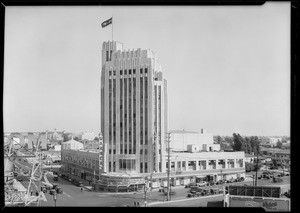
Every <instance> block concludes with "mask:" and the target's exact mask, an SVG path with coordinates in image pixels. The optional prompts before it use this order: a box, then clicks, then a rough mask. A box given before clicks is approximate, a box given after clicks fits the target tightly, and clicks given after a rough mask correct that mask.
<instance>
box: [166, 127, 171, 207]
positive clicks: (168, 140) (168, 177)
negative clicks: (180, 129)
mask: <svg viewBox="0 0 300 213" xmlns="http://www.w3.org/2000/svg"><path fill="white" fill-rule="evenodd" d="M167 143H168V170H167V184H168V188H167V201H170V168H171V166H170V133H169V132H168V133H167Z"/></svg>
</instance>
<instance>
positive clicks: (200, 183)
mask: <svg viewBox="0 0 300 213" xmlns="http://www.w3.org/2000/svg"><path fill="white" fill-rule="evenodd" d="M197 186H200V187H202V186H209V183H208V182H206V181H200V182H199V183H197Z"/></svg>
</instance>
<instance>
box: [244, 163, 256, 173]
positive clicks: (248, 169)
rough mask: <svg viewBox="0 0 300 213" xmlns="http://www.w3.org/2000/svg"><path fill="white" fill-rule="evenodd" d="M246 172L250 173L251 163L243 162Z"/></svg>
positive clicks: (252, 167)
mask: <svg viewBox="0 0 300 213" xmlns="http://www.w3.org/2000/svg"><path fill="white" fill-rule="evenodd" d="M245 169H246V172H251V171H252V170H253V169H254V166H253V163H248V162H245Z"/></svg>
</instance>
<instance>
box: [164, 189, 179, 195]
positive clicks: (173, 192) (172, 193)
mask: <svg viewBox="0 0 300 213" xmlns="http://www.w3.org/2000/svg"><path fill="white" fill-rule="evenodd" d="M164 194H165V195H168V191H166V192H165V193H164ZM175 194H176V192H175V191H174V190H171V191H170V195H175Z"/></svg>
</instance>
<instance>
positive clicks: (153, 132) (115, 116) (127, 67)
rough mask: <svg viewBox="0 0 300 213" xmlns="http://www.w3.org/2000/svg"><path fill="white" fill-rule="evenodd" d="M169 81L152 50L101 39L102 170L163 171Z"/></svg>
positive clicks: (164, 167) (122, 171)
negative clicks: (124, 47)
mask: <svg viewBox="0 0 300 213" xmlns="http://www.w3.org/2000/svg"><path fill="white" fill-rule="evenodd" d="M167 129H168V125H167V81H166V80H165V79H164V78H163V73H162V71H161V66H160V64H159V63H158V61H157V59H156V56H155V54H154V53H153V52H152V51H151V50H141V49H140V48H138V49H136V50H123V46H122V44H121V43H119V42H116V41H113V42H110V41H109V42H104V43H103V45H102V72H101V131H102V134H103V142H104V159H103V167H102V168H103V172H106V173H110V172H117V173H152V172H165V171H166V162H165V161H166V160H165V156H166V132H167Z"/></svg>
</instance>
